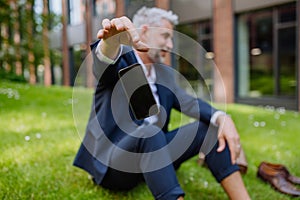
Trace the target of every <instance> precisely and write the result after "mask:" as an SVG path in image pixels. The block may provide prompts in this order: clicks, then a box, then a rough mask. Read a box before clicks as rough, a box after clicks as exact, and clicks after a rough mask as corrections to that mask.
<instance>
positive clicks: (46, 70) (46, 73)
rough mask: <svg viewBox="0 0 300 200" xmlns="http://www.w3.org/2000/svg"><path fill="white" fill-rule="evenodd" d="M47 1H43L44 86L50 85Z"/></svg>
mask: <svg viewBox="0 0 300 200" xmlns="http://www.w3.org/2000/svg"><path fill="white" fill-rule="evenodd" d="M48 19H49V10H48V0H43V50H44V84H45V86H50V85H51V62H50V50H49V37H48V33H49V31H48Z"/></svg>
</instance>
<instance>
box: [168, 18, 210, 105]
mask: <svg viewBox="0 0 300 200" xmlns="http://www.w3.org/2000/svg"><path fill="white" fill-rule="evenodd" d="M176 31H178V32H180V33H183V34H185V35H187V36H189V37H190V38H192V39H193V40H195V41H197V42H198V43H199V44H200V45H201V49H200V50H199V49H194V50H193V49H191V48H192V47H190V46H188V45H187V44H186V42H185V41H176V43H177V44H178V48H179V49H181V50H183V51H185V50H188V51H189V52H190V53H188V54H186V58H182V57H180V56H178V58H177V59H174V60H175V62H176V63H174V64H175V66H176V68H177V69H178V71H179V72H180V74H182V75H183V76H184V77H185V78H186V79H187V80H188V81H189V82H190V84H191V86H192V87H193V88H194V90H195V91H196V93H197V95H198V96H199V97H201V98H205V99H210V97H211V91H212V87H213V85H212V83H213V81H212V77H213V65H212V63H213V62H212V59H213V52H212V33H211V21H202V22H195V23H190V24H180V25H178V26H177V27H176ZM186 59H187V60H186ZM191 61H192V63H198V64H197V66H193V65H192V64H191ZM196 68H197V69H196ZM183 87H184V86H183Z"/></svg>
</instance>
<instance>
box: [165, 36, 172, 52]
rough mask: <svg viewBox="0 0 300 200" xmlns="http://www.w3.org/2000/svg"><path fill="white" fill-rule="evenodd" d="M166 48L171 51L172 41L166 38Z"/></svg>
mask: <svg viewBox="0 0 300 200" xmlns="http://www.w3.org/2000/svg"><path fill="white" fill-rule="evenodd" d="M166 46H167V48H168V49H169V50H171V49H173V40H172V38H168V39H167V43H166Z"/></svg>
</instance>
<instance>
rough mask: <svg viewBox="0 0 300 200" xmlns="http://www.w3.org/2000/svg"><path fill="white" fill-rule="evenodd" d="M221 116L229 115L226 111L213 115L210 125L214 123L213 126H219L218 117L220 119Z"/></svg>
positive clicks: (219, 111)
mask: <svg viewBox="0 0 300 200" xmlns="http://www.w3.org/2000/svg"><path fill="white" fill-rule="evenodd" d="M220 115H227V114H226V113H225V112H224V111H221V110H218V111H216V112H215V113H214V114H213V115H212V117H211V118H210V123H212V124H213V125H215V126H218V125H217V119H218V117H219V116H220Z"/></svg>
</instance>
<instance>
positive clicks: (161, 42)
mask: <svg viewBox="0 0 300 200" xmlns="http://www.w3.org/2000/svg"><path fill="white" fill-rule="evenodd" d="M145 34H146V41H145V42H146V43H147V44H148V45H149V47H150V50H149V51H148V56H149V57H150V59H151V60H152V61H153V62H159V63H163V62H164V59H165V57H166V55H167V53H168V52H170V50H171V49H172V48H173V25H172V24H171V23H170V22H169V21H168V20H165V19H163V20H162V21H161V25H160V26H159V27H149V29H148V30H147V31H146V33H145Z"/></svg>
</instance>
